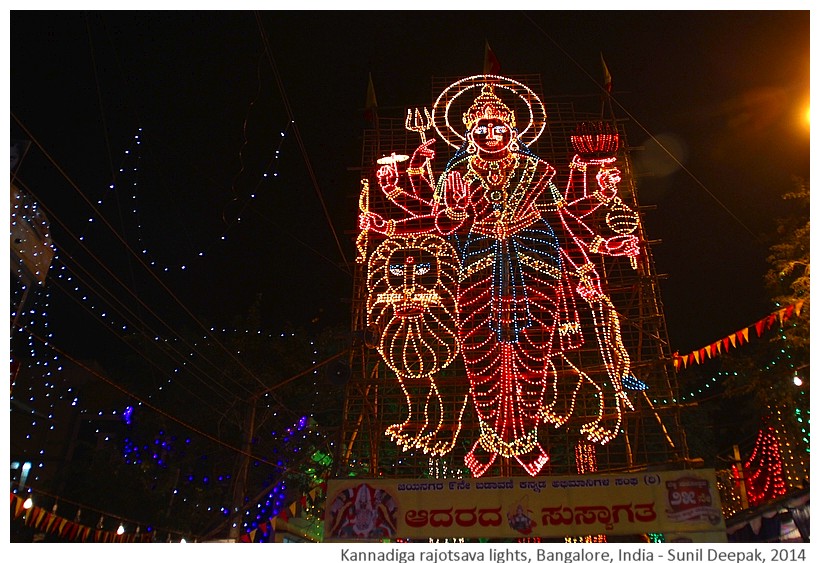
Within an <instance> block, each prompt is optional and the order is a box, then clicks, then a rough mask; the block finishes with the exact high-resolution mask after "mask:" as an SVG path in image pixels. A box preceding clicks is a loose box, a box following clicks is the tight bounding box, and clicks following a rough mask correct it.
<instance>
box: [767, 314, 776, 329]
mask: <svg viewBox="0 0 820 563" xmlns="http://www.w3.org/2000/svg"><path fill="white" fill-rule="evenodd" d="M776 319H777V317H775V315H774V313H772V314H771V315H769V316H768V317H766V328H772V327H773V326H774V321H775V320H776Z"/></svg>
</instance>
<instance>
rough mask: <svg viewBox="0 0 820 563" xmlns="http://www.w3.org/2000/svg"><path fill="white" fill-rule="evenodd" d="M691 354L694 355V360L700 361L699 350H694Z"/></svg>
mask: <svg viewBox="0 0 820 563" xmlns="http://www.w3.org/2000/svg"><path fill="white" fill-rule="evenodd" d="M692 355H693V356H695V362H697V363H700V350H695V351H694V352H692Z"/></svg>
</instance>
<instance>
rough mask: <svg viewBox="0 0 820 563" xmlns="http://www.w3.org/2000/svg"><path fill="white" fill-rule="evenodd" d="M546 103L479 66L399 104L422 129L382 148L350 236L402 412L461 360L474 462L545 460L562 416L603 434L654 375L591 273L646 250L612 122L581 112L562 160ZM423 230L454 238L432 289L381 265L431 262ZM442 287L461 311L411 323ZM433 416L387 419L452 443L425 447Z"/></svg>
mask: <svg viewBox="0 0 820 563" xmlns="http://www.w3.org/2000/svg"><path fill="white" fill-rule="evenodd" d="M546 117H547V116H546V109H545V106H544V104H543V102H542V101H541V100H540V99H539V97H538V96H537V95H535V94H534V92H533V91H532V90H531V89H530V88H528V87H527V86H524V85H523V84H521V83H519V82H517V81H515V80H512V79H509V78H504V77H497V76H484V75H482V76H474V77H469V78H466V79H462V80H460V81H457V82H455V83H452V84H450V86H448V87H447V88H445V89H444V91H443V92H442V93H441V94H440V95H439V96H438V98H437V100H436V102H435V103H434V105H433V107H432V111H431V112H429V111H428V110H426V109H424V110H423V111H422V110H419V109H416V110H413V111H410V112H408V114H407V119H406V122H405V124H404V125H405V128H406V129H407V130H408V131H410V132H413V133H418V134H419V141H420V144H419V145H418V146H415V147H408V146H396V147H393V150H392V153H391V154H390V156H383V157H381V158H380V159H379V160H378V162H377V163H375V174H373V175H372V177H370V178H368V179H365V180H364V181H363V185H362V194H361V197H360V199H359V219H358V225H359V229H360V232H359V236H358V239H357V248H358V252H359V260H360V262H364V261H365V259H366V258H368V257H369V258H368V260H367V272H368V283H367V296H366V301H367V321H368V326H369V327H370V328H372V329H373V330H374V332H375V334H376V336H375V339H376V342H377V344H376V346H377V349H378V351H379V353H380V355H381V356H382V357H383V359H384V361H385V363H386V365H387V366H388V367H389V369H390V370H391V371H392V372H393V373H394V374H395V375H396V376H397V377H398V378H399V380H400V381H401V382H402V391H403V393H404V395H405V397H406V400H407V408H408V409H409V411H410V412H411V413H414V412H418V411H421V412H426V411H427V409H428V407H429V405H430V401H433V402H434V404H436V405H440V404H443V402H442V401H441V400H440V399H439V396H438V387H437V386H436V385H435V381H436V380H437V378H438V375H437V374H440V373H443V371H449V370H445V367H446V366H448V365H449V366H452V367H451V370H452V369H453V367H455V368H460V367H461V366H463V369H464V373H465V374H466V377H465V378H464V384H465V387H466V388H467V389H468V390H469V398H470V399H471V401H470V407H468V408H470V409H471V410H470V411H465V410H464V409H462V411H463V412H462V413H454V414H458V415H459V416H458V422H457V423H456V424H457V425H459V427H460V426H461V424H462V420H463V418H464V414H463V413H464V412H467V413H469V414H471V415H473V416H474V417H475V418H476V419H477V427H478V436H476V437H475V439H474V440H473V441H472V443H471V445H470V446H469V447H468V448H467V451H466V453H465V457H464V462H465V465H466V467H467V468H469V470H470V472H471V474H472V476H473V477H480V476H482V475H484V474H485V473H486V472H487V471H488V470H489V469H490V468H491V467H492V466H493V465H494V464H497V463H498V461H497V460H498V459H499V458H501V459H510V460H514V462H516V463H517V464H518V465H519V466H520V467H521V468H522V469H523V470H525V471H526V472H527V473H528V474H530V475H533V476H535V475H538V474H539V473H541V472H543V471H544V470H545V468H547V467H548V463H549V460H550V456H551V452H550V449H549V445H548V442H549V436H550V435H554V434H555V433H556V431H559V430H560V432H563V433H566V432H571V433H573V435H574V436H575V437H576V438H575V439H576V441H578V440H580V441H583V442H585V443H587V444H590V445H594V444H598V445H604V444H607V443H609V442H610V441H612V440H613V439H615V438H617V437H618V436H619V433H620V432H621V431H622V422H623V415H624V413H625V412H627V411H632V410H634V409H635V405H634V404H633V399H630V397H629V396H628V394H627V393H628V392H630V391H631V392H636V393H642V392H644V391H646V389H647V388H648V387H647V384H646V383H645V382H644V381H642V380H641V379H640V378H639V377H636V376H635V374H634V373H633V370H632V367H633V365H632V361H631V359H630V356H629V353H628V351H627V348H626V346H625V345H624V343H623V339H622V334H621V319H620V317H619V313H618V310H617V308H616V306H615V304H614V303H613V300H612V299H611V297H610V295H609V294H608V293H607V291H606V290H605V288H604V285H603V284H602V280H601V265H602V264H603V260H602V257H617V259H624V260H625V261H626V262H627V264H628V265H629V267H630V268H631V269H633V270H637V268H638V267H639V264H638V259H639V257H640V255H641V246H640V239H639V235H638V234H636V233H637V232H638V229H639V226H640V224H639V223H640V222H639V217H638V214H637V212H635V211H634V210H633V209H632V208H631V207H630V205H628V204H627V202H626V201H625V199H624V198H622V197H621V194H620V193H619V183H620V182H621V171H620V170H619V169H618V168H617V167H616V160H617V158H616V156H615V155H616V151H617V150H618V147H619V136H618V134H617V132H615V131H614V130H612V129H609V128H608V127H603V126H598V125H596V124H589V123H585V124H583V125H582V126H581V127H579V128H578V129H577V131H576V133H575V134H573V135H572V136H571V139H572V145H573V148H575V150H576V154H575V156H574V157H573V158H572V159H571V162H570V163H569V166H568V170H566V171H565V172H563V173H561V174H559V172H558V169H557V168H556V167H554V166H553V165H552V164H550V163H548V162H546V161H545V160H543V159H541V158H539V157H538V156H537V155H536V154H534V153H533V152H532V150H531V149H530V146H531V145H534V143H535V142H536V141H537V140H538V139H539V137H540V136H541V134H542V133H543V132H544V130H545V126H546ZM431 131H434V132H435V133H436V134H437V135H438V137H439V138H440V139H441V140H444V142H445V144H446V145H450V146H451V147H453V148H454V149H455V152H454V154H452V155H448V156H446V157H445V158H444V159H441V157H439V156H438V151H441V150H446V149H447V146H446V145H445V146H437V145H436V139H434V138H431V136H430V135H429V133H430V132H431ZM403 153H407V155H409V156H407V155H405V154H403ZM439 161H441V162H446V165H445V166H444V167H443V169H442V168H440V167H437V166H435V164H436V163H437V162H439ZM430 237H433V239H437V240H440V241H441V242H440V243H438V242H437V244H438V245H439V247H443V245H445V244H446V245H448V246H447V247H448V248H449V249H450V252H451V254H450V253H449V252H448V259H452V261H453V262H452V263H451V264H448V268H449V270H448V271H451V272H452V274H449V273H448V274H447V275H445V276H442V275H441V274H439V275H437V276H432V277H431V280H432V279H435V280H436V282H437V283H440V288H439V289H438V290H436V291H433V292H431V291H429V289H428V290H427V291H426V292H422V291H418V292H417V289H413V290H410V291H407V292H404V290H402V292H398V291H396V288H394V287H392V286H391V285H390V281H389V280H396V283H398V282H399V280H403V279H405V278H407V277H408V276H409V272H411V271H416V272H421V271H426V266H425V265H426V264H427V263H430V264H434V263H435V264H440V261H433V260H431V259H430V258H429V255H427V254H424V253H422V252H421V251H420V250H419V249H414V248H415V247H414V245H417V241H418V240H424V239H425V238H430ZM379 241H383V242H381V243H379ZM374 245H376V248H375V250H371V248H372V247H373V246H374ZM402 248H406V250H399V249H402ZM411 249H413V250H411ZM419 265H422V268H421V269H420V270H415V269H416V268H418V266H419ZM391 268H392V269H391ZM442 272H443V270H442ZM414 275H417V274H414ZM409 295H412V296H413V298H412V300H411V299H410V298H409V297H407V296H409ZM441 295H446V296H448V298H449V297H450V296H454V297H455V303H454V307H453V310H454V311H457V314H456V315H454V317H453V318H454V319H455V323H454V324H452V325H451V324H447V323H444V322H441V321H440V320H437V321H435V322H431V321H424V326H425V327H426V328H424V329H417V328H416V326H417V324H414V323H420V322H421V321H413V322H410V321H409V320H408V315H407V314H406V312H411V313H412V314H414V315H416V314H419V312H420V311H423V310H425V308H426V307H428V306H429V305H431V304H436V303H437V300H438V299H440V296H441ZM380 307H381V308H382V309H380ZM423 334H426V336H424V335H423ZM453 334H454V335H455V341H454V342H452V343H451V342H450V341H449V340H448V339H449V338H451V336H452V335H453ZM454 353H455V354H457V355H456V356H454V355H453V354H454ZM413 379H416V380H418V379H425V380H429V382H430V385H429V386H427V387H421V388H420V389H419V390H418V392H417V393H416V394H415V395H414V394H413V393H412V392H410V391H409V389H407V387H406V384H407V382H408V381H411V380H413ZM456 404H458V405H463V403H461V402H459V401H456ZM579 405H583V408H581V407H579ZM433 410H436V409H433ZM454 410H455V411H458V409H451V412H453V411H454ZM579 411H580V412H582V414H580V415H579ZM430 424H431V422H430V420H428V419H426V418H422V420H421V421H420V422H419V423H418V425H419V426H420V428H421V429H422V430H421V433H420V432H418V431H416V429H415V427H413V419H412V414H411V418H408V419H407V421H406V422H404V423H402V424H397V425H390V426H388V427H387V434H388V435H390V436H391V438H392V439H393V440H394V441H395V442H397V443H399V444H400V445H402V446H403V447H404V449H405V450H406V449H408V448H410V447H415V448H419V449H422V450H423V451H424V452H425V453H433V454H436V453H446V452H447V451H449V448H450V447H451V446H450V445H449V444H448V445H446V446H445V447H443V448H442V447H434V448H429V447H426V446H427V443H426V442H425V441H424V440H423V439H422V440H419V438H418V436H419V435H422V436H423V432H425V431H426V430H427V428H428V426H429V425H430ZM436 445H437V446H441V444H440V443H438V444H436ZM564 455H566V454H564ZM570 455H571V454H570ZM586 455H592V456H594V450H592V451H591V453H588V454H586Z"/></svg>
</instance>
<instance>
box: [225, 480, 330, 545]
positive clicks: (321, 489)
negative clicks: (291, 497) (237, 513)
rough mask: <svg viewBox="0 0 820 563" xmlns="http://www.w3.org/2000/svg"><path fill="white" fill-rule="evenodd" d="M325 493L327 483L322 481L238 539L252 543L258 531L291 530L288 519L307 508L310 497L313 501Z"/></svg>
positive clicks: (316, 539)
mask: <svg viewBox="0 0 820 563" xmlns="http://www.w3.org/2000/svg"><path fill="white" fill-rule="evenodd" d="M326 493H327V483H322V484H321V485H319V486H317V487H314V488H313V489H311V490H310V491H309V492H307V493H305V494H304V495H302V498H301V499H299V500H298V501H294V502H292V503H291V504H290V506H288V507H286V508H283V509H282V510H281V511H280V512H279V514H277V515H275V516H272V517H271V518H270V519H269V520H268V521H267V522H263V523H261V524H260V525H259V526H257V527H256V528H255V529H253V530H251V531H250V532H248V533H246V534H242V536H240V538H239V541H240V542H242V543H253V542H255V541H256V536H257V535H258V534H259V532H262V533H263V534H266V533H267V532H268V530H273V531H276V530H277V529H282V528H285V529H287V530H288V531H292V530H290V527H289V526H288V521H289V520H290V519H291V518H295V517H296V516H297V514H298V513H299V512H300V510H305V509H306V508H307V504H308V499H310V501H311V502H313V501H315V500H316V497H317V496H319V495H320V494H321V495H324V494H326ZM279 522H282V524H281V525H279V524H278V523H279ZM308 539H310V540H313V541H319V538H308Z"/></svg>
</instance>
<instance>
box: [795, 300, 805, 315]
mask: <svg viewBox="0 0 820 563" xmlns="http://www.w3.org/2000/svg"><path fill="white" fill-rule="evenodd" d="M801 312H803V301H798V302H797V303H795V304H794V314H795V315H797V316H798V317H799V316H800V313H801Z"/></svg>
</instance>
